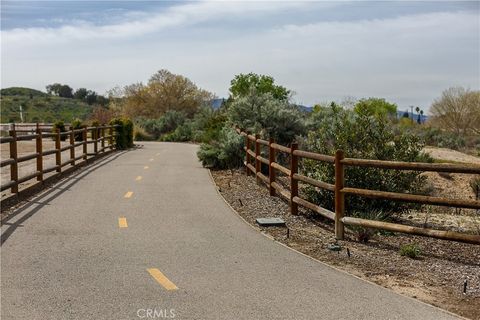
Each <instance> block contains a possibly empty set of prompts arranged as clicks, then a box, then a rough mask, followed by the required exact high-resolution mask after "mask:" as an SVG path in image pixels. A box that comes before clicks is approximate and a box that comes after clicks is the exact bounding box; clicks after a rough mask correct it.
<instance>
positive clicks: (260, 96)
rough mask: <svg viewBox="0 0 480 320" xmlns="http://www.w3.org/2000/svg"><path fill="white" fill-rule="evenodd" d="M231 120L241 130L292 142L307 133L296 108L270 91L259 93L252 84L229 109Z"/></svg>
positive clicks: (284, 141)
mask: <svg viewBox="0 0 480 320" xmlns="http://www.w3.org/2000/svg"><path fill="white" fill-rule="evenodd" d="M227 115H228V118H229V120H230V121H231V122H232V123H234V124H235V125H237V126H239V127H241V128H242V129H245V130H248V131H251V132H254V133H259V134H261V135H262V136H263V137H264V138H268V137H271V138H274V139H275V140H276V141H277V142H278V143H289V142H291V141H292V140H293V139H294V138H295V136H296V135H300V134H302V133H303V132H304V130H305V126H304V124H303V121H302V116H301V114H300V112H299V111H298V109H297V108H295V107H293V106H291V105H290V104H289V103H288V102H287V101H286V100H278V99H276V98H274V97H273V95H272V94H271V93H261V92H258V90H257V88H256V87H255V86H252V87H251V88H250V90H249V92H248V94H247V95H245V96H242V97H239V98H237V99H236V100H235V101H234V102H233V103H232V104H231V105H230V107H229V108H228V111H227Z"/></svg>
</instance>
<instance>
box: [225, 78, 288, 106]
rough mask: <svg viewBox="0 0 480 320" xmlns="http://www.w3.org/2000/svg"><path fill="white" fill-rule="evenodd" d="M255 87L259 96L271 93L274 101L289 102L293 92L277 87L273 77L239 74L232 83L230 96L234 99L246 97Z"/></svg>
mask: <svg viewBox="0 0 480 320" xmlns="http://www.w3.org/2000/svg"><path fill="white" fill-rule="evenodd" d="M252 87H254V88H255V90H256V91H257V92H258V93H259V94H265V93H269V94H271V95H272V97H273V98H274V99H278V100H283V101H287V100H288V98H289V97H290V94H291V91H290V90H287V88H285V87H283V86H280V85H276V84H275V80H274V79H273V77H271V76H266V75H258V74H256V73H252V72H251V73H249V74H243V73H241V74H238V75H236V76H235V78H234V79H233V80H232V81H231V82H230V94H231V95H232V97H233V98H234V99H236V98H239V97H244V96H247V95H249V94H250V89H251V88H252Z"/></svg>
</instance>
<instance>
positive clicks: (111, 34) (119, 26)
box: [2, 1, 306, 46]
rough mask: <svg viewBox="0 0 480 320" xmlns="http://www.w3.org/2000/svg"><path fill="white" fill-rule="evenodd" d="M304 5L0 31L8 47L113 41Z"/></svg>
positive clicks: (199, 7) (203, 5)
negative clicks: (95, 40) (225, 18)
mask: <svg viewBox="0 0 480 320" xmlns="http://www.w3.org/2000/svg"><path fill="white" fill-rule="evenodd" d="M304 5H306V3H304V2H287V1H282V2H275V4H274V5H273V4H272V3H271V2H269V1H264V2H255V3H253V2H249V1H226V2H203V1H201V2H200V1H199V2H193V3H188V4H183V5H177V6H173V7H169V8H167V9H166V10H164V11H161V12H157V13H151V14H141V13H139V12H133V13H131V14H125V15H124V18H127V19H126V20H125V21H122V22H119V23H116V24H109V25H100V26H99V25H95V24H93V23H91V22H87V21H81V20H78V21H74V22H75V23H72V21H71V22H70V24H67V25H63V26H61V27H50V28H49V27H46V28H38V27H36V28H16V29H11V30H6V31H2V38H3V41H5V42H6V43H8V44H12V45H25V46H31V45H32V44H33V45H34V44H45V42H47V43H65V42H71V41H76V40H92V39H103V40H108V39H117V38H128V37H135V36H142V35H145V34H148V33H152V32H159V31H162V30H164V29H167V28H172V27H179V26H187V25H194V24H196V23H199V22H203V21H208V20H210V19H213V18H219V17H228V16H230V15H247V14H248V15H251V14H265V13H271V12H276V11H281V10H286V9H290V8H298V7H302V6H304Z"/></svg>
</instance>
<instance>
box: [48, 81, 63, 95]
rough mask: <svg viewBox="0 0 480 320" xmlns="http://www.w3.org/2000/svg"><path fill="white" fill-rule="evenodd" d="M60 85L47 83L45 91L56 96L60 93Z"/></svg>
mask: <svg viewBox="0 0 480 320" xmlns="http://www.w3.org/2000/svg"><path fill="white" fill-rule="evenodd" d="M61 87H62V85H61V84H60V83H52V84H49V85H48V86H46V89H47V93H48V94H51V95H54V96H58V95H59V94H60V88H61Z"/></svg>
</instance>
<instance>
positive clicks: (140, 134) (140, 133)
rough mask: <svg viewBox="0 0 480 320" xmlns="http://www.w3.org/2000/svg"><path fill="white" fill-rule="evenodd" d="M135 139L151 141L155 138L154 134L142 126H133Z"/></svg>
mask: <svg viewBox="0 0 480 320" xmlns="http://www.w3.org/2000/svg"><path fill="white" fill-rule="evenodd" d="M133 139H134V140H135V141H150V140H153V138H152V136H151V135H150V134H148V133H147V131H145V129H143V128H142V127H138V126H134V127H133Z"/></svg>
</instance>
